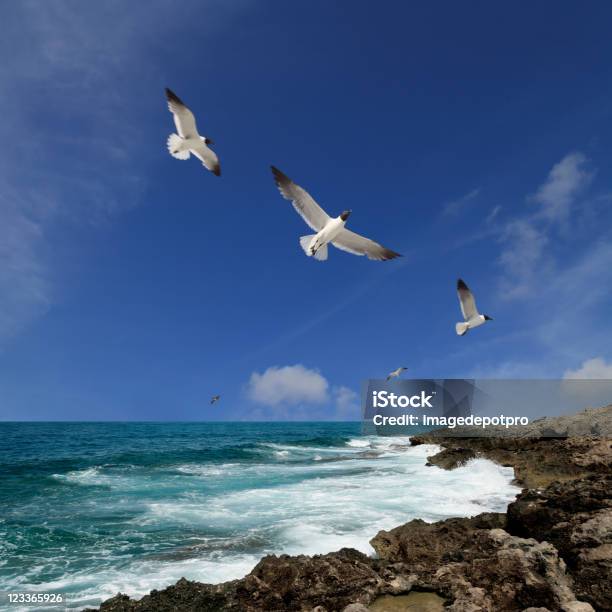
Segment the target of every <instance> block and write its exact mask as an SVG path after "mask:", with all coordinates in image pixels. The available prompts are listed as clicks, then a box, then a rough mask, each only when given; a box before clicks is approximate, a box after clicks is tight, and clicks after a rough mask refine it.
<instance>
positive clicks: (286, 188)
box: [272, 166, 330, 232]
mask: <svg viewBox="0 0 612 612" xmlns="http://www.w3.org/2000/svg"><path fill="white" fill-rule="evenodd" d="M272 174H273V175H274V180H275V181H276V186H277V187H278V190H279V191H280V192H281V195H282V196H283V198H285V200H289V201H290V202H291V203H292V204H293V208H295V210H296V211H297V212H298V214H299V215H301V217H302V219H304V221H306V223H307V224H308V225H309V226H310V227H311V228H312V229H313V230H314V231H315V232H319V231H321V230H322V229H323V228H324V227H325V224H326V223H327V222H328V221H329V219H330V217H329V215H328V214H327V213H326V212H325V211H324V210H323V209H322V208H321V207H320V206H319V205H318V204H317V203H316V202H315V201H314V199H313V198H312V196H311V195H310V194H309V193H308V192H307V191H306V190H305V189H302V188H301V187H300V186H299V185H296V184H295V183H294V182H293V181H292V180H291V179H290V178H289V177H288V176H286V175H284V174H283V173H282V172H281V171H280V170H279V169H278V168H275V167H274V166H272Z"/></svg>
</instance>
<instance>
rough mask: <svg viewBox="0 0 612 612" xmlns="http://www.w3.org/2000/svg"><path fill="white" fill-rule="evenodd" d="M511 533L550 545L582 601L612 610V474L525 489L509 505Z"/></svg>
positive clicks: (508, 520)
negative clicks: (555, 550)
mask: <svg viewBox="0 0 612 612" xmlns="http://www.w3.org/2000/svg"><path fill="white" fill-rule="evenodd" d="M507 529H508V531H510V532H511V533H514V534H516V535H520V536H529V537H533V538H536V539H538V540H541V541H547V542H550V543H551V544H552V545H553V546H555V548H556V549H557V550H558V551H559V554H560V555H561V556H562V557H563V559H564V560H565V562H566V564H567V567H568V572H569V574H570V575H571V576H572V578H573V581H574V590H575V592H576V594H577V596H579V597H581V598H583V599H585V600H586V601H590V602H591V603H592V604H593V605H594V606H596V607H597V608H598V609H601V610H612V589H611V588H610V585H612V474H606V475H603V476H599V475H591V476H588V477H586V478H584V479H581V480H575V481H572V482H566V483H554V484H552V485H550V486H549V487H547V488H546V489H544V490H543V491H538V490H530V489H525V490H524V491H523V492H522V493H521V494H520V495H519V496H518V498H517V500H516V501H515V502H513V503H511V504H510V505H509V506H508V519H507Z"/></svg>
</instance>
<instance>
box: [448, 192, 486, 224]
mask: <svg viewBox="0 0 612 612" xmlns="http://www.w3.org/2000/svg"><path fill="white" fill-rule="evenodd" d="M479 195H480V187H478V188H476V189H472V191H469V192H468V193H466V194H465V195H463V196H461V197H460V198H457V199H456V200H451V201H450V202H447V203H446V204H445V205H444V208H443V209H442V216H443V217H454V216H457V215H458V214H459V213H461V212H462V211H463V210H465V208H466V207H467V205H468V204H469V203H470V202H471V201H472V200H474V199H475V198H477V197H478V196H479Z"/></svg>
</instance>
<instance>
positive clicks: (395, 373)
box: [387, 367, 408, 380]
mask: <svg viewBox="0 0 612 612" xmlns="http://www.w3.org/2000/svg"><path fill="white" fill-rule="evenodd" d="M407 369H408V368H403V367H402V368H397V370H393V372H389V375H388V376H387V380H391V379H392V378H399V377H400V374H401V373H402V372H405V371H406V370H407Z"/></svg>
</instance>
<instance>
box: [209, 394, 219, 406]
mask: <svg viewBox="0 0 612 612" xmlns="http://www.w3.org/2000/svg"><path fill="white" fill-rule="evenodd" d="M220 399H221V396H220V395H213V396H212V397H211V398H210V403H211V404H215V403H216V402H218V401H219V400H220Z"/></svg>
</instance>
